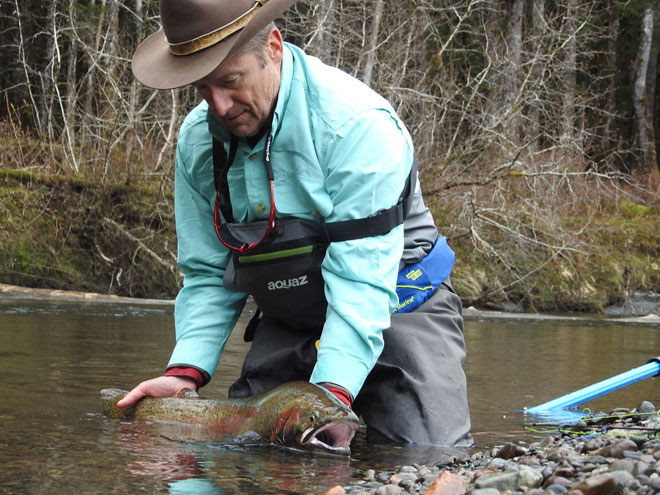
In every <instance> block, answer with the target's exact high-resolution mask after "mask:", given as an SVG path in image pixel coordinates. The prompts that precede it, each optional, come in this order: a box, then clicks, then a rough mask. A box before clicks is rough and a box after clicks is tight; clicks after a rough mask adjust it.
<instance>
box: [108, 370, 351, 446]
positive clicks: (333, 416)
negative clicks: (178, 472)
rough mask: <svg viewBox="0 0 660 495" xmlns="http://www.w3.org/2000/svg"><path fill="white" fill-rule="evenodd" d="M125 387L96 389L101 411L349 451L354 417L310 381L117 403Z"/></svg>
mask: <svg viewBox="0 0 660 495" xmlns="http://www.w3.org/2000/svg"><path fill="white" fill-rule="evenodd" d="M127 393H128V391H126V390H120V389H116V388H110V389H104V390H101V401H102V403H103V413H104V414H105V415H106V416H108V417H110V418H113V419H120V418H123V419H138V420H152V421H163V422H174V423H186V424H193V425H204V426H207V427H209V428H213V430H214V433H217V434H221V435H227V436H232V437H240V436H243V435H252V434H254V433H256V434H257V435H258V436H259V437H261V438H262V439H264V440H266V441H268V442H272V443H274V444H277V445H281V446H285V447H291V448H296V449H312V450H321V451H325V452H332V453H335V454H346V455H348V454H350V443H351V440H352V439H353V436H354V435H355V431H356V430H357V428H358V418H357V416H356V415H355V413H354V412H353V411H351V410H350V408H348V407H346V406H345V405H344V404H343V403H342V402H341V401H340V400H338V399H337V398H336V397H335V396H334V395H332V394H331V393H330V392H328V391H327V390H326V389H324V388H323V387H320V386H318V385H314V384H312V383H309V382H302V381H301V382H289V383H285V384H283V385H280V386H278V387H275V388H274V389H272V390H270V391H268V392H266V393H263V394H261V395H255V396H253V397H247V398H241V399H203V398H201V397H200V396H199V395H197V393H196V392H194V391H192V390H189V389H186V390H184V391H182V392H181V393H180V394H179V395H178V396H177V397H166V398H156V397H143V398H142V399H140V400H139V401H138V402H136V403H135V404H133V405H132V406H129V407H126V408H119V407H117V402H118V401H119V400H120V399H122V398H123V397H124V396H125V395H126V394H127Z"/></svg>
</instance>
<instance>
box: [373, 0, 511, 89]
mask: <svg viewBox="0 0 660 495" xmlns="http://www.w3.org/2000/svg"><path fill="white" fill-rule="evenodd" d="M519 1H522V0H519ZM383 3H384V2H383V0H377V1H376V6H375V8H374V13H373V18H372V21H371V32H370V33H369V39H368V40H367V45H366V47H365V51H366V53H367V60H366V62H365V64H364V70H363V71H362V82H363V83H364V84H366V85H367V86H370V85H371V77H372V74H373V71H374V66H375V65H376V60H377V59H378V57H377V48H378V33H379V32H380V20H381V19H382V17H383Z"/></svg>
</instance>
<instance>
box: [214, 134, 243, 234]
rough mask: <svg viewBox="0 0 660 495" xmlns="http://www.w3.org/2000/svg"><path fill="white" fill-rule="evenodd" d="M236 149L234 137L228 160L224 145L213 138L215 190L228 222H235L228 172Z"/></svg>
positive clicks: (236, 141) (230, 145)
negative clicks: (228, 184) (228, 185)
mask: <svg viewBox="0 0 660 495" xmlns="http://www.w3.org/2000/svg"><path fill="white" fill-rule="evenodd" d="M236 148H238V139H237V138H236V136H234V135H232V136H231V143H230V144H229V158H227V153H226V152H225V147H224V146H223V144H222V143H221V142H220V141H218V140H217V139H216V138H213V181H214V182H215V190H216V191H217V194H218V207H219V208H220V211H221V212H222V215H223V216H224V217H225V220H227V221H228V222H233V221H234V214H233V213H232V210H231V202H230V199H229V187H227V172H229V167H231V164H232V163H234V157H235V156H236Z"/></svg>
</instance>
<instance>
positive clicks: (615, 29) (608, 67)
mask: <svg viewBox="0 0 660 495" xmlns="http://www.w3.org/2000/svg"><path fill="white" fill-rule="evenodd" d="M609 12H610V23H609V25H608V26H607V59H606V62H605V71H606V72H605V73H606V75H607V77H608V84H607V103H606V106H605V112H606V115H607V117H606V120H605V129H604V136H603V137H604V138H605V145H606V146H607V147H608V148H611V147H612V146H613V145H614V141H615V137H614V122H615V118H616V73H617V64H616V48H617V40H618V38H619V25H620V22H621V13H620V11H619V7H618V0H610V6H609Z"/></svg>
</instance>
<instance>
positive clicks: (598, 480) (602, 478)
mask: <svg viewBox="0 0 660 495" xmlns="http://www.w3.org/2000/svg"><path fill="white" fill-rule="evenodd" d="M573 490H579V491H580V492H582V493H583V494H584V495H613V494H614V493H616V491H617V482H616V479H614V477H613V476H612V475H611V474H609V473H605V474H599V475H596V476H592V477H591V478H587V479H586V480H584V481H583V482H582V483H578V484H577V485H575V486H573V488H572V489H571V491H573Z"/></svg>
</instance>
